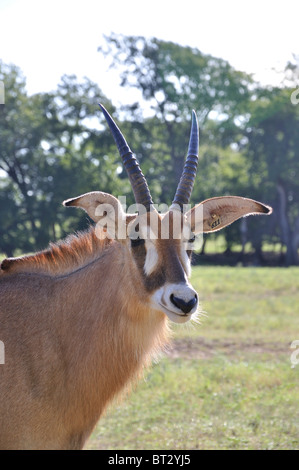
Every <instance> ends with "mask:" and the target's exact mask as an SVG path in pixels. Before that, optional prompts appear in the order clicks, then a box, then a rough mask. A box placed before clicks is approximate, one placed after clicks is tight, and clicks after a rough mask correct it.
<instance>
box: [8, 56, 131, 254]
mask: <svg viewBox="0 0 299 470" xmlns="http://www.w3.org/2000/svg"><path fill="white" fill-rule="evenodd" d="M0 80H3V81H4V83H5V90H6V96H5V105H4V106H1V110H0V142H1V147H0V170H1V173H0V186H1V190H2V192H1V196H0V202H1V210H0V216H1V224H0V227H1V228H0V235H1V242H0V252H5V253H6V254H8V255H9V256H11V255H12V254H13V253H16V254H18V253H21V252H27V251H34V250H37V249H41V248H44V247H45V246H46V245H47V244H48V242H49V240H55V239H57V238H60V237H61V236H64V234H65V233H67V232H69V231H70V230H72V231H73V230H74V229H77V228H78V225H79V227H81V228H84V227H86V226H87V225H88V223H89V221H88V218H87V216H84V215H80V214H79V213H78V212H77V211H76V212H75V211H74V212H72V211H67V212H66V211H65V209H64V208H63V207H62V206H61V202H62V201H63V200H64V199H67V198H69V197H72V196H76V195H78V194H81V193H84V192H87V191H90V190H93V189H94V190H96V189H102V190H104V191H105V190H106V191H112V190H115V189H117V188H118V187H120V186H121V184H122V182H121V181H120V180H119V179H118V167H119V163H118V161H117V159H116V158H115V157H116V151H115V147H114V145H113V142H112V139H111V137H110V135H109V136H108V131H107V129H106V127H105V128H103V127H101V125H99V124H98V123H96V124H95V121H94V118H95V116H96V115H97V114H98V117H99V122H100V123H101V122H103V121H102V120H103V117H102V114H101V112H100V111H99V108H98V105H97V103H98V101H102V102H104V103H105V104H107V105H110V104H109V101H108V100H107V99H106V98H105V97H104V96H103V94H102V92H101V90H100V89H99V88H98V87H97V85H96V84H94V83H92V82H91V81H90V80H88V79H85V81H84V82H83V83H79V82H78V81H77V79H76V77H74V76H70V77H67V76H65V77H63V78H62V81H61V83H60V85H59V86H58V89H57V92H54V93H40V94H36V95H33V96H28V95H27V92H26V81H25V78H24V76H23V75H22V72H21V71H20V69H18V67H16V66H14V65H12V66H8V65H5V64H3V63H0ZM112 146H113V147H112ZM112 149H113V150H112ZM119 194H121V192H119Z"/></svg>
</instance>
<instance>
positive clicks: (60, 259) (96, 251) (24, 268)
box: [1, 227, 111, 275]
mask: <svg viewBox="0 0 299 470" xmlns="http://www.w3.org/2000/svg"><path fill="white" fill-rule="evenodd" d="M110 244H111V240H109V239H108V238H104V239H100V238H98V237H97V235H96V233H95V230H94V228H93V227H92V228H90V229H89V230H88V231H87V232H78V233H77V234H74V235H69V236H68V237H67V238H66V239H65V240H63V241H60V242H58V243H51V244H50V246H49V248H48V249H46V250H44V251H40V252H38V253H35V254H33V255H27V256H21V257H19V258H6V259H4V260H3V261H2V263H1V272H2V273H3V274H11V273H22V272H23V273H32V272H42V273H44V274H52V275H63V274H67V273H70V272H73V271H75V270H77V269H79V268H81V267H83V266H86V265H87V264H89V263H91V262H92V261H94V260H95V259H97V258H98V257H99V256H100V254H101V253H102V252H103V251H104V249H105V248H106V247H107V246H109V245H110Z"/></svg>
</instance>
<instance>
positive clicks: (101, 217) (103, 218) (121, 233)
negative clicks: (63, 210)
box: [62, 191, 129, 239]
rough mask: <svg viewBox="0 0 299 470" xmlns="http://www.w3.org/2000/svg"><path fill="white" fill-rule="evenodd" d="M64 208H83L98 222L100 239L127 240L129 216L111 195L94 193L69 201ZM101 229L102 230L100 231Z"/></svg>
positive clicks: (65, 202)
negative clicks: (106, 237)
mask: <svg viewBox="0 0 299 470" xmlns="http://www.w3.org/2000/svg"><path fill="white" fill-rule="evenodd" d="M62 204H63V205H64V206H73V207H81V209H84V210H85V211H86V212H87V214H88V215H89V217H90V218H91V219H92V220H94V221H95V222H97V227H96V230H97V234H98V235H99V237H100V238H102V237H105V236H108V237H109V238H117V239H125V238H126V224H127V223H128V222H129V221H127V215H126V213H125V212H124V210H123V208H122V206H121V204H120V202H119V200H118V199H116V197H114V196H112V195H111V194H107V193H103V192H101V191H93V192H91V193H86V194H83V195H82V196H78V197H75V198H73V199H67V200H66V201H63V203H62ZM99 229H100V230H99Z"/></svg>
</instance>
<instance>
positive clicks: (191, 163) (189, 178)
mask: <svg viewBox="0 0 299 470" xmlns="http://www.w3.org/2000/svg"><path fill="white" fill-rule="evenodd" d="M198 145H199V132H198V122H197V117H196V113H195V111H194V110H192V124H191V132H190V140H189V148H188V154H187V158H186V161H185V165H184V169H183V173H182V176H181V179H180V182H179V184H178V187H177V190H176V193H175V196H174V200H173V201H172V204H178V205H179V206H180V209H181V211H183V205H184V204H188V202H189V200H190V196H191V192H192V189H193V185H194V180H195V177H196V170H197V164H198Z"/></svg>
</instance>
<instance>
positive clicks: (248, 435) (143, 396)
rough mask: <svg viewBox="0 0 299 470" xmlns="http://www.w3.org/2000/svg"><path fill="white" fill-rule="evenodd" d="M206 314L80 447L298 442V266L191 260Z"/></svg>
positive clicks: (296, 445)
mask: <svg viewBox="0 0 299 470" xmlns="http://www.w3.org/2000/svg"><path fill="white" fill-rule="evenodd" d="M192 284H193V286H194V287H195V288H196V289H197V291H198V292H199V294H200V297H201V302H202V305H203V309H204V310H205V311H206V312H207V316H206V317H203V319H202V323H201V325H189V326H188V325H186V326H184V325H183V326H180V325H175V326H174V328H173V330H174V339H173V351H171V352H170V353H169V354H168V355H166V356H165V357H164V358H163V359H162V360H161V361H160V362H159V363H158V364H155V365H154V366H153V367H152V368H151V369H150V370H149V371H148V372H147V374H146V375H145V378H144V380H143V381H141V382H140V383H139V384H138V386H137V388H136V390H135V391H134V392H133V393H131V395H130V396H129V397H128V398H126V400H124V401H123V402H122V403H120V404H114V405H113V406H111V407H110V409H109V410H108V411H107V414H106V415H105V416H104V418H102V420H101V421H100V422H99V423H98V425H97V427H96V429H95V430H94V432H93V434H92V436H91V438H90V439H89V441H88V443H87V445H86V448H87V449H110V450H116V449H131V450H133V449H172V450H176V449H178V450H179V449H187V450H191V449H299V420H298V397H299V395H298V390H299V365H298V366H296V367H294V368H291V361H290V356H291V353H292V352H293V350H291V349H290V344H291V342H292V341H293V340H295V339H299V268H286V269H283V268H230V267H203V268H200V267H196V268H194V270H193V277H192Z"/></svg>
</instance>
